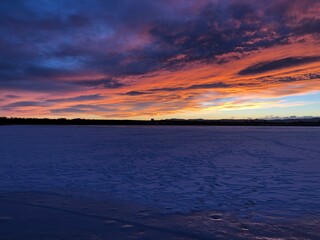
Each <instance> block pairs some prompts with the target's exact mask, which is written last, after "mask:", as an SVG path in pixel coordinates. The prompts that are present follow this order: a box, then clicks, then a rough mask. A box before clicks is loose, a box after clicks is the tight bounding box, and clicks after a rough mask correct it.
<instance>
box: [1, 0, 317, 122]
mask: <svg viewBox="0 0 320 240" xmlns="http://www.w3.org/2000/svg"><path fill="white" fill-rule="evenodd" d="M319 12H320V1H319V0H268V1H264V0H159V1H153V0H117V1H114V0H63V1H62V0H28V1H25V0H1V1H0V116H7V117H47V118H61V117H63V118H92V119H150V118H155V119H167V118H186V119H198V118H206V119H222V118H236V119H237V118H272V117H290V116H296V117H302V116H320V83H319V80H320V14H319Z"/></svg>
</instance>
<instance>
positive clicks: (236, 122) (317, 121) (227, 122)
mask: <svg viewBox="0 0 320 240" xmlns="http://www.w3.org/2000/svg"><path fill="white" fill-rule="evenodd" d="M0 125H199V126H320V118H319V117H311V118H293V119H290V118H287V119H268V120H266V119H221V120H206V119H164V120H154V119H151V120H150V121H148V120H107V119H106V120H95V119H80V118H77V119H65V118H59V119H49V118H7V117H0Z"/></svg>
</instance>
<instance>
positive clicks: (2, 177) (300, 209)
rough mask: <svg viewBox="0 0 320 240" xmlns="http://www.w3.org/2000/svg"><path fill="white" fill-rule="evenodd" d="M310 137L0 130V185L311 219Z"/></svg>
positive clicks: (175, 208)
mask: <svg viewBox="0 0 320 240" xmlns="http://www.w3.org/2000/svg"><path fill="white" fill-rule="evenodd" d="M319 143H320V128H317V127H313V128H308V127H221V126H219V127H207V126H206V127H186V126H176V127H173V126H0V191H2V192H4V191H12V192H14V191H45V192H52V193H60V194H73V195H75V196H81V197H88V198H94V199H102V200H103V199H108V200H115V201H123V202H135V203H139V204H147V205H150V206H153V207H155V208H159V209H161V210H162V211H163V212H166V213H170V212H172V213H177V212H179V213H188V214H193V213H196V212H198V211H204V210H206V211H207V210H217V211H222V212H228V213H232V214H235V215H237V216H239V217H244V218H251V219H254V220H255V221H259V220H261V219H263V218H265V217H272V216H286V218H288V217H305V216H308V217H314V218H317V217H319V215H320V204H319V203H320V184H319V182H320V144H319ZM212 220H213V221H214V222H219V216H217V215H213V216H212Z"/></svg>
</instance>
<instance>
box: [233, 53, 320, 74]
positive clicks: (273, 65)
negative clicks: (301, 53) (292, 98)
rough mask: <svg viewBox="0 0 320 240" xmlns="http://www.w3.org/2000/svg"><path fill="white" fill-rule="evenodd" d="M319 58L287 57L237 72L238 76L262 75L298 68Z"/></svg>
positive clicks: (317, 60)
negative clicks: (288, 68)
mask: <svg viewBox="0 0 320 240" xmlns="http://www.w3.org/2000/svg"><path fill="white" fill-rule="evenodd" d="M319 61H320V56H313V57H289V58H283V59H279V60H275V61H271V62H261V63H258V64H255V65H253V66H250V67H248V68H246V69H243V70H241V71H240V72H239V75H248V74H257V73H264V72H268V71H272V70H277V69H282V68H287V67H293V66H299V65H302V64H307V63H312V62H319Z"/></svg>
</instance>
